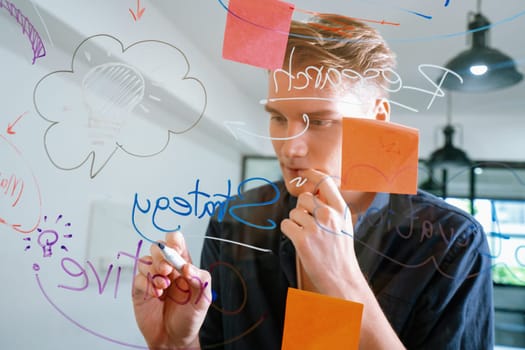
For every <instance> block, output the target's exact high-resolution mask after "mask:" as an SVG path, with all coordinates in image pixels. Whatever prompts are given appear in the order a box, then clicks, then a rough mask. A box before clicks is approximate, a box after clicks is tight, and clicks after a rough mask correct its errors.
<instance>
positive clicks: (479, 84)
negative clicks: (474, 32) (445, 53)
mask: <svg viewBox="0 0 525 350" xmlns="http://www.w3.org/2000/svg"><path fill="white" fill-rule="evenodd" d="M476 65H484V66H486V67H487V72H486V73H485V74H482V75H475V74H473V73H472V72H471V70H470V69H471V67H472V66H476ZM446 67H447V68H448V69H451V70H453V71H455V72H456V73H458V74H459V75H460V76H461V77H462V78H463V83H461V82H460V80H459V79H457V78H456V77H453V76H450V75H449V76H448V77H447V78H446V79H445V81H444V82H443V87H444V88H445V89H448V90H456V91H464V92H484V91H491V90H497V89H502V88H505V87H508V86H511V85H514V84H517V83H519V82H520V81H521V80H522V79H523V75H522V74H521V73H520V72H518V71H517V70H516V65H515V63H514V61H513V60H512V58H510V57H509V56H507V55H505V54H504V53H502V52H501V51H499V50H496V49H493V48H490V47H472V48H471V49H468V50H466V51H463V52H461V53H460V54H459V55H457V56H456V57H454V58H453V59H452V60H450V61H449V62H448V63H447V64H446Z"/></svg>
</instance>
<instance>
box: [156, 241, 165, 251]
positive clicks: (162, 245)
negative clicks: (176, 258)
mask: <svg viewBox="0 0 525 350" xmlns="http://www.w3.org/2000/svg"><path fill="white" fill-rule="evenodd" d="M157 246H158V247H159V248H160V249H162V250H164V244H162V243H160V242H158V243H157Z"/></svg>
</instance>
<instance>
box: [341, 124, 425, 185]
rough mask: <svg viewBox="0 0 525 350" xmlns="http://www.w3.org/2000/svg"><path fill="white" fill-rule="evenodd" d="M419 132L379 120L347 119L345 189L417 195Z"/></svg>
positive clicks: (345, 132) (343, 169) (345, 131)
mask: <svg viewBox="0 0 525 350" xmlns="http://www.w3.org/2000/svg"><path fill="white" fill-rule="evenodd" d="M418 143H419V132H418V130H417V129H414V128H410V127H407V126H404V125H400V124H395V123H391V122H385V121H381V120H375V119H363V118H343V150H342V158H343V159H342V175H341V189H342V190H354V191H362V192H389V193H406V194H414V193H416V192H417V170H418Z"/></svg>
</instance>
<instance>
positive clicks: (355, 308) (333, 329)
mask: <svg viewBox="0 0 525 350" xmlns="http://www.w3.org/2000/svg"><path fill="white" fill-rule="evenodd" d="M362 314H363V304H360V303H355V302H352V301H348V300H342V299H337V298H333V297H329V296H326V295H322V294H317V293H312V292H307V291H304V290H300V289H294V288H288V296H287V298H286V312H285V316H284V334H283V343H282V347H281V349H282V350H309V349H311V350H317V349H348V350H352V349H357V348H358V347H359V332H360V330H361V317H362Z"/></svg>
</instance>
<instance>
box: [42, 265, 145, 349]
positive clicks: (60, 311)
mask: <svg viewBox="0 0 525 350" xmlns="http://www.w3.org/2000/svg"><path fill="white" fill-rule="evenodd" d="M35 278H36V283H37V284H38V288H40V291H41V292H42V295H43V296H44V298H45V299H46V300H47V302H48V303H49V304H50V305H51V306H52V307H53V308H54V309H55V310H57V311H58V313H59V314H61V315H62V316H63V317H64V318H65V319H67V320H68V321H69V322H71V323H73V324H74V325H75V326H77V327H78V328H80V329H82V330H83V331H86V332H88V333H90V334H92V335H94V336H96V337H99V338H102V339H104V340H107V341H109V342H111V343H114V344H119V345H122V346H127V347H129V348H134V349H145V350H148V348H147V347H145V346H142V345H136V344H130V343H126V342H123V341H119V340H116V339H113V338H110V337H108V336H105V335H103V334H100V333H98V332H95V331H93V330H91V329H89V328H87V327H85V326H83V325H82V324H80V323H79V322H77V321H75V320H74V319H72V318H71V317H70V316H69V315H67V314H66V313H65V312H64V311H62V309H60V308H59V307H58V306H57V305H56V304H55V303H54V302H53V301H52V300H51V298H49V296H48V295H47V293H46V291H45V290H44V288H43V287H42V283H40V278H39V277H38V273H36V274H35Z"/></svg>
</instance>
